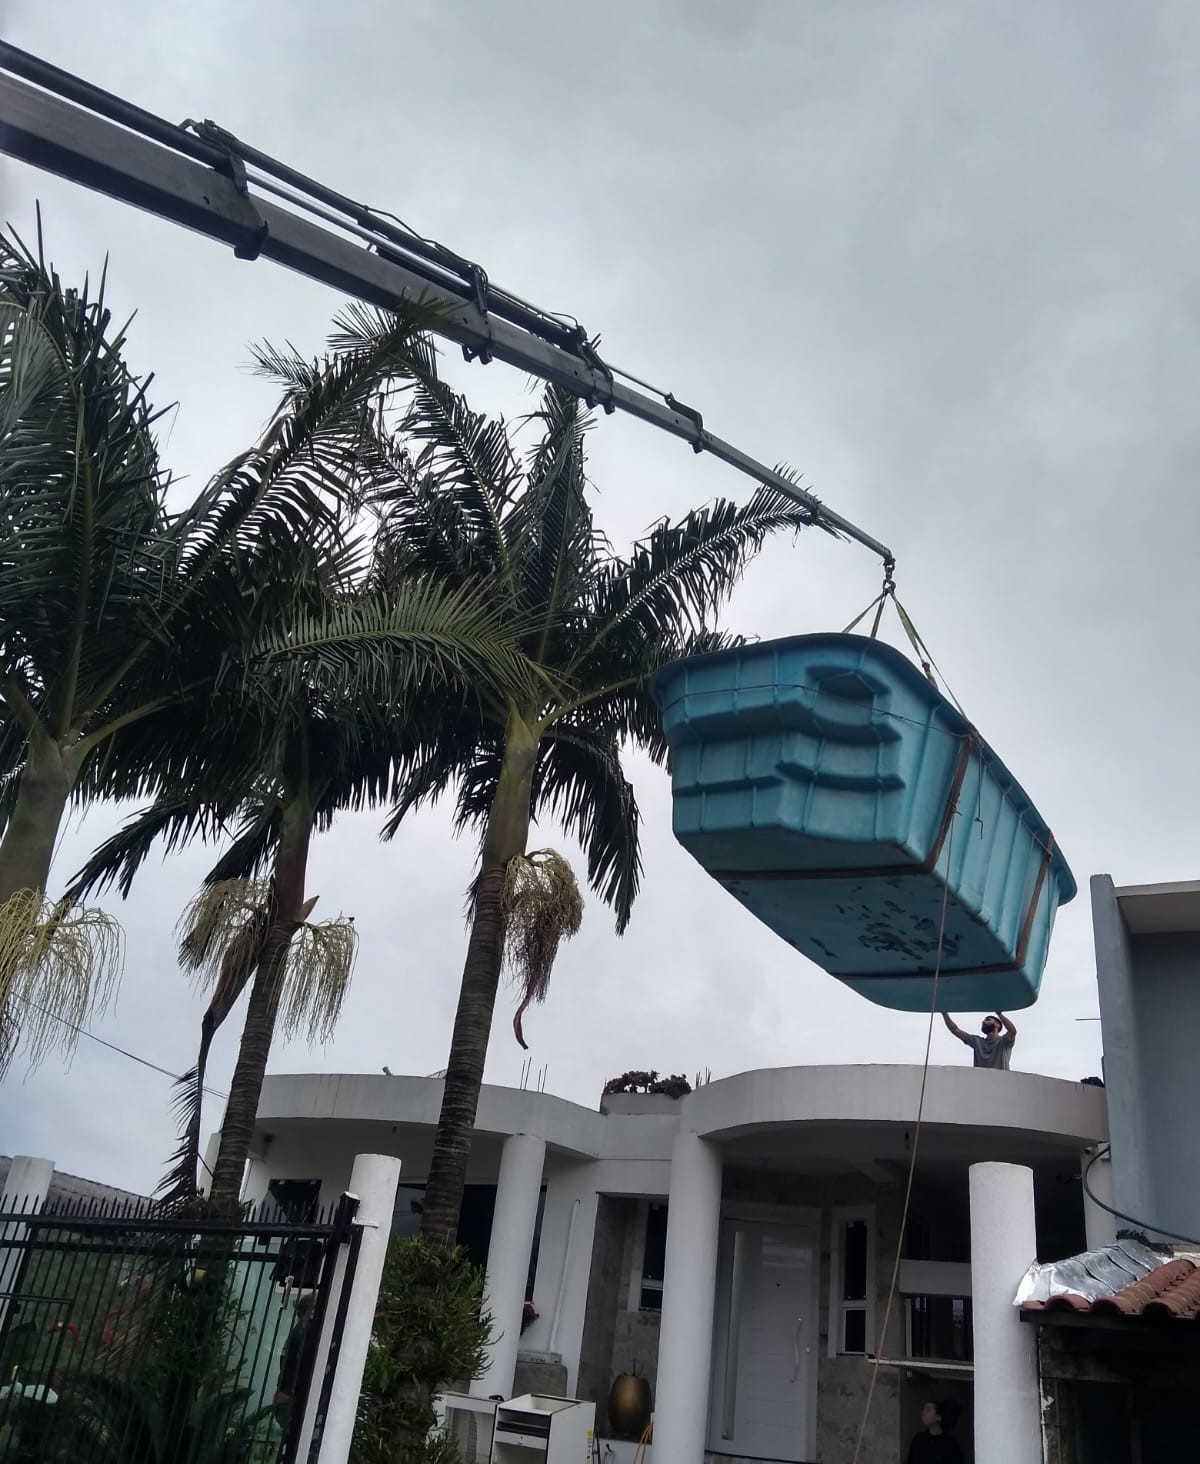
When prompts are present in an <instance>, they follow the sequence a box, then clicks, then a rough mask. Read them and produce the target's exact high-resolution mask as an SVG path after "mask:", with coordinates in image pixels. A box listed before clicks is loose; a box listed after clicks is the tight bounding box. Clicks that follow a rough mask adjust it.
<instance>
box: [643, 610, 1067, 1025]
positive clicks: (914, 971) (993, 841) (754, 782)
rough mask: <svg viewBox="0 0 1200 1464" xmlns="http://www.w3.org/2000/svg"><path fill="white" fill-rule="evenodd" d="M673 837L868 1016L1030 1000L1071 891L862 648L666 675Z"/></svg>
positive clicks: (920, 704) (945, 720)
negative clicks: (870, 1010)
mask: <svg viewBox="0 0 1200 1464" xmlns="http://www.w3.org/2000/svg"><path fill="white" fill-rule="evenodd" d="M652 691H653V694H654V697H655V699H656V701H657V702H658V705H659V707H660V708H661V710H662V722H663V731H664V733H665V735H666V739H667V743H668V745H669V747H670V749H671V783H672V791H673V794H674V805H675V811H674V828H675V837H676V838H677V839H678V840H679V842H680V843H681V844H682V845H683V847H684V848H685V849H686V850H687V851H688V852H689V853H690V854H692V855H693V856H694V857H695V858H696V859H697V860H698V861H699V862H700V864H701V865H702V866H703V867H704V868H705V869H706V870H707V871H708V873H709V874H711V875H712V876H713V878H714V879H716V880H718V881H719V882H720V883H721V884H722V885H724V886H725V888H726V889H727V890H728V891H729V892H730V894H731V895H733V896H734V897H735V898H736V899H738V900H740V901H741V903H742V904H743V905H745V906H746V908H747V909H748V910H750V911H751V912H752V913H753V914H755V915H757V916H758V918H759V919H760V920H761V921H762V922H763V923H764V924H765V925H767V926H769V927H770V928H771V929H772V930H773V931H775V932H776V934H778V935H781V936H782V937H783V938H784V940H786V941H788V942H789V943H790V944H791V945H793V946H794V947H795V948H796V950H798V951H801V952H802V953H803V954H804V955H806V956H808V957H809V958H810V959H811V960H813V961H815V962H816V963H817V965H819V966H822V967H823V968H824V969H825V970H826V971H828V972H829V973H830V974H831V975H833V976H836V977H838V979H839V980H841V981H844V982H845V983H846V985H847V986H849V987H851V988H852V989H853V990H855V991H857V992H860V993H861V994H862V995H863V996H865V997H868V998H869V999H870V1000H871V1001H874V1002H877V1003H879V1005H881V1006H887V1007H894V1008H896V1009H898V1010H900V1011H928V1010H929V1007H930V1005H931V1002H932V997H933V974H934V970H935V966H936V964H937V945H938V931H939V928H940V927H941V921H942V911H943V904H944V906H945V937H944V941H943V947H942V959H941V969H940V975H939V980H938V992H937V1006H938V1009H939V1010H943V1011H967V1012H975V1011H986V1010H993V1011H994V1010H1001V1011H1003V1010H1006V1009H1010V1010H1016V1009H1018V1008H1020V1007H1026V1006H1030V1005H1031V1004H1032V1003H1033V1002H1034V1001H1036V1000H1037V994H1038V988H1039V986H1040V985H1041V980H1042V971H1043V968H1044V967H1045V964H1046V953H1047V950H1048V948H1049V944H1050V932H1051V929H1052V927H1053V924H1054V914H1055V911H1056V910H1057V909H1058V906H1059V905H1060V904H1065V903H1066V902H1067V901H1068V900H1070V899H1072V898H1073V896H1074V894H1075V881H1074V879H1073V878H1072V876H1071V871H1070V870H1069V869H1068V868H1067V864H1066V861H1065V860H1064V858H1063V856H1062V854H1061V853H1060V852H1059V851H1058V849H1057V847H1056V846H1055V843H1054V840H1053V837H1052V836H1051V834H1050V830H1049V829H1048V828H1047V827H1046V824H1045V822H1044V821H1043V820H1042V818H1041V816H1040V815H1039V813H1038V811H1037V809H1035V808H1034V806H1033V804H1032V803H1031V802H1030V800H1029V798H1028V796H1027V795H1026V793H1025V792H1024V790H1023V789H1022V788H1021V786H1020V784H1018V783H1017V781H1016V780H1015V779H1014V778H1013V776H1012V774H1011V773H1010V772H1009V771H1008V769H1007V768H1006V767H1005V766H1004V764H1003V763H1002V762H1001V761H1000V759H999V758H998V757H997V756H996V754H995V753H994V752H993V751H992V749H991V748H990V747H989V746H988V745H987V743H986V742H984V741H983V740H982V739H981V738H980V737H979V734H978V733H977V732H975V731H974V729H973V728H972V727H971V726H970V724H969V723H968V722H967V721H966V719H965V718H964V717H963V716H962V715H961V713H959V712H958V711H957V710H956V709H955V708H954V707H953V706H952V705H951V704H950V703H949V702H948V701H947V700H946V699H945V698H944V697H943V696H941V695H940V693H939V692H938V691H937V690H936V688H935V687H934V686H932V685H931V683H930V682H929V681H928V680H927V679H926V677H925V676H924V675H922V673H921V672H920V670H918V668H917V667H916V666H914V665H912V663H911V662H910V661H908V660H907V659H906V658H905V657H904V656H902V655H901V654H900V652H899V651H897V650H895V649H893V648H892V647H891V646H888V645H885V644H883V643H882V642H880V641H876V640H870V639H868V638H867V637H866V636H858V635H806V636H796V637H793V638H790V639H787V640H778V641H767V642H764V643H763V644H761V645H750V646H741V647H738V648H737V649H735V650H730V651H717V652H714V653H713V654H711V655H707V656H696V657H694V658H692V659H689V660H686V661H677V662H675V663H674V664H672V665H670V666H667V667H665V668H664V669H663V670H662V671H660V672H659V673H658V674H657V676H656V677H655V678H654V681H653V683H652Z"/></svg>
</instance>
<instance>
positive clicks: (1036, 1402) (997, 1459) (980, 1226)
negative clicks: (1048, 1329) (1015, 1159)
mask: <svg viewBox="0 0 1200 1464" xmlns="http://www.w3.org/2000/svg"><path fill="white" fill-rule="evenodd" d="M970 1191H971V1315H972V1321H973V1326H974V1344H975V1402H974V1410H975V1464H1038V1461H1040V1460H1041V1458H1042V1410H1041V1394H1040V1389H1039V1385H1038V1368H1037V1334H1036V1332H1035V1330H1034V1328H1032V1327H1028V1326H1025V1325H1023V1324H1022V1322H1021V1319H1020V1314H1019V1313H1018V1311H1017V1308H1016V1307H1015V1306H1014V1305H1013V1298H1014V1297H1015V1296H1016V1294H1017V1287H1018V1286H1019V1285H1020V1282H1021V1277H1022V1276H1024V1274H1025V1272H1026V1271H1027V1270H1028V1269H1029V1267H1030V1266H1031V1265H1032V1264H1033V1262H1034V1261H1035V1260H1036V1259H1037V1234H1036V1229H1035V1226H1034V1208H1033V1170H1032V1169H1027V1168H1025V1166H1024V1165H1021V1164H972V1166H971V1174H970Z"/></svg>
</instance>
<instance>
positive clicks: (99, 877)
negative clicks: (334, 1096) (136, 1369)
mask: <svg viewBox="0 0 1200 1464" xmlns="http://www.w3.org/2000/svg"><path fill="white" fill-rule="evenodd" d="M244 659H245V665H244V666H243V667H242V668H241V672H240V674H237V675H233V676H229V675H226V676H225V677H223V678H222V685H223V686H225V687H227V688H229V691H228V693H227V695H228V696H229V699H230V704H229V705H225V704H223V701H224V699H223V696H222V694H221V688H220V687H216V688H213V689H212V692H211V693H210V694H209V695H208V696H206V697H205V698H204V701H203V706H201V704H200V703H199V702H197V703H195V704H189V703H183V704H181V705H180V707H179V715H180V717H181V718H182V719H189V718H191V719H193V722H192V726H193V733H194V739H195V752H194V754H193V756H192V758H191V765H190V770H189V771H190V777H189V779H188V781H187V783H186V786H176V788H175V789H174V791H173V792H171V793H170V794H167V793H164V794H163V795H162V796H160V797H159V799H158V800H157V801H156V802H155V803H154V804H153V805H151V806H150V807H149V808H148V809H146V810H145V811H143V812H141V813H139V814H137V815H135V816H134V817H133V818H132V819H130V820H129V821H128V822H127V823H126V825H125V826H124V827H123V828H122V829H121V830H120V831H119V832H118V833H117V834H115V835H114V836H113V837H112V838H110V839H109V840H108V841H107V842H106V843H105V844H104V845H102V846H101V847H100V848H99V849H98V850H97V851H96V852H95V854H93V856H92V858H91V859H90V860H89V861H88V864H87V865H86V866H85V867H84V869H83V870H82V871H80V873H79V874H78V875H77V876H76V878H75V880H74V881H73V882H72V886H71V890H70V892H69V893H70V895H71V896H72V898H76V897H78V896H80V895H82V894H83V893H84V892H85V891H88V890H92V889H96V888H103V887H104V886H105V885H107V884H110V883H114V882H115V883H117V884H119V887H120V889H121V891H122V893H124V894H128V893H129V890H130V888H131V886H132V882H133V879H134V876H135V875H136V873H137V870H138V868H139V867H140V865H141V864H142V862H143V861H144V860H145V858H146V856H147V855H148V854H149V852H150V850H151V848H152V846H153V844H154V842H155V841H156V840H158V839H163V840H164V841H165V842H166V845H167V847H168V848H169V849H171V848H175V847H178V846H180V845H182V844H184V843H186V842H188V841H190V840H192V839H194V838H197V837H204V836H211V835H212V834H213V833H214V832H215V831H216V830H217V829H219V828H221V827H224V826H226V825H228V824H229V823H232V822H234V821H235V820H238V819H240V820H241V824H240V827H239V828H238V831H237V835H236V837H235V838H234V839H233V841H232V843H231V844H230V845H229V847H228V848H227V849H226V850H225V852H224V853H223V855H222V856H221V858H220V859H219V861H218V862H217V864H216V865H215V866H214V868H213V869H212V870H211V871H210V872H209V875H208V877H207V880H206V883H205V886H204V888H203V889H202V890H201V892H200V894H199V895H198V896H197V897H196V899H195V900H194V901H193V902H192V905H191V906H190V907H189V910H188V911H187V912H186V916H185V919H184V921H183V922H182V924H183V928H184V935H183V940H182V942H181V947H180V956H181V962H182V964H183V965H184V967H185V969H187V970H190V971H191V972H193V973H195V974H198V975H200V976H201V977H202V978H203V979H206V980H207V981H208V982H209V983H210V984H211V987H212V997H211V1000H210V1003H209V1006H208V1008H207V1010H206V1011H205V1013H204V1017H203V1019H202V1024H201V1037H200V1046H199V1053H198V1057H197V1062H196V1066H195V1068H194V1069H193V1070H192V1071H191V1072H190V1073H188V1074H186V1075H185V1077H184V1078H183V1080H182V1082H181V1085H180V1093H179V1110H180V1117H181V1125H182V1135H181V1145H180V1149H179V1151H178V1152H177V1154H176V1155H175V1157H174V1161H173V1164H172V1168H171V1170H170V1171H169V1173H168V1174H167V1176H166V1179H165V1181H164V1184H163V1186H162V1194H163V1198H164V1200H166V1201H169V1202H177V1201H180V1200H183V1199H185V1198H187V1197H188V1196H189V1195H191V1194H193V1193H194V1192H195V1189H196V1169H197V1161H198V1158H199V1146H200V1123H201V1106H202V1100H203V1094H204V1090H205V1074H206V1066H207V1061H208V1055H209V1051H210V1048H211V1045H212V1041H213V1038H214V1036H215V1035H216V1031H217V1029H218V1027H219V1026H220V1025H221V1023H222V1022H223V1021H224V1020H225V1019H226V1017H227V1016H228V1015H229V1013H230V1012H231V1011H232V1009H233V1007H234V1006H235V1005H236V1003H237V1001H238V999H239V997H240V996H241V994H242V992H243V991H244V990H245V989H246V987H247V985H249V988H250V995H249V1004H248V1007H247V1011H246V1016H245V1020H244V1023H243V1028H242V1034H241V1039H240V1043H239V1048H238V1055H237V1061H236V1064H235V1068H234V1074H233V1079H232V1082H231V1083H230V1091H229V1098H228V1101H227V1103H226V1107H225V1116H224V1120H223V1123H222V1127H221V1137H220V1145H219V1149H218V1154H217V1159H216V1163H215V1165H214V1168H213V1173H212V1176H211V1179H210V1182H209V1185H208V1192H209V1196H210V1198H211V1199H212V1200H213V1201H214V1202H220V1203H229V1204H232V1203H235V1202H236V1201H237V1198H238V1196H239V1193H240V1190H241V1183H242V1175H243V1171H244V1168H245V1162H246V1158H247V1156H248V1154H249V1149H250V1140H251V1137H252V1135H253V1129H254V1121H255V1116H256V1114H257V1111H258V1101H259V1096H260V1094H261V1091H262V1082H263V1077H264V1075H265V1072H266V1065H267V1059H268V1056H269V1054H270V1048H271V1043H272V1040H273V1038H274V1036H275V1033H276V1030H277V1028H278V1027H279V1025H280V1024H281V1022H282V1026H283V1029H284V1031H285V1033H286V1034H288V1035H294V1034H303V1033H307V1035H308V1036H309V1038H310V1040H312V1039H320V1038H325V1037H328V1036H329V1035H330V1034H331V1033H332V1030H333V1027H334V1024H335V1023H336V1020H337V1017H338V1014H339V1011H340V1008H341V1003H342V999H343V997H344V995H345V991H346V988H347V986H348V984H349V979H350V974H351V969H352V967H353V962H354V955H355V950H356V945H357V940H356V936H355V932H354V926H353V922H352V921H350V920H346V919H343V918H341V917H339V918H337V919H335V920H332V921H327V922H324V923H315V922H313V921H312V920H311V919H310V916H311V914H312V910H313V907H314V905H315V904H316V903H317V897H316V896H312V895H309V894H308V892H307V887H306V881H307V866H308V855H309V849H310V845H311V841H312V838H313V837H314V835H315V834H317V833H319V832H321V831H322V830H324V829H327V828H328V827H329V826H330V825H331V823H332V822H333V820H334V818H335V817H336V816H337V814H338V813H339V812H342V811H345V810H349V809H355V808H361V807H364V806H367V805H369V804H374V803H379V802H383V801H385V800H386V799H387V797H388V795H389V793H390V791H391V790H392V788H393V781H392V768H393V763H394V759H395V756H396V752H397V745H398V744H397V735H398V734H402V732H403V729H404V728H405V727H406V726H407V725H408V724H409V721H410V720H411V714H409V713H407V712H406V707H408V706H410V705H411V704H412V702H414V701H415V702H418V703H419V704H426V703H429V702H431V701H432V702H433V703H435V704H441V703H443V702H444V701H446V700H448V699H451V698H453V697H455V696H457V697H459V698H460V699H461V700H462V701H463V702H464V704H465V703H467V702H468V701H469V700H470V698H471V697H472V696H473V694H474V691H473V689H474V688H476V687H478V686H479V685H490V686H494V687H495V688H496V689H497V690H498V691H499V692H500V693H501V694H502V693H503V690H504V688H508V689H510V690H512V689H516V688H522V687H525V686H527V684H528V681H529V677H528V676H527V675H526V674H525V672H524V669H523V662H522V659H521V657H520V654H519V652H518V651H517V649H516V648H515V647H513V646H512V645H511V644H510V643H509V642H508V641H507V640H506V639H505V637H504V635H503V633H502V631H501V630H499V629H497V626H496V620H495V616H494V614H493V613H492V612H491V611H490V610H489V609H488V608H487V607H486V606H485V605H484V603H483V601H482V599H481V597H480V595H479V593H478V592H477V591H473V590H472V589H471V588H470V587H463V588H456V587H447V586H442V585H438V584H435V583H422V582H419V581H412V582H410V583H408V584H407V585H404V586H402V587H399V588H398V589H397V590H396V591H394V592H393V593H391V594H390V595H389V598H388V601H387V603H386V604H384V603H383V602H382V601H381V600H380V598H379V596H378V595H371V594H368V593H362V594H360V595H358V596H357V597H355V598H353V599H348V600H347V601H346V603H344V604H342V605H340V606H338V607H336V608H334V609H331V610H330V611H329V612H328V613H327V614H326V615H324V616H323V617H318V616H316V615H313V616H310V617H308V618H307V619H306V620H305V621H304V622H303V623H302V624H301V626H300V627H299V628H298V629H296V628H294V629H293V630H292V631H291V632H289V633H287V634H286V635H282V636H281V635H277V634H268V635H266V636H264V637H263V638H262V639H260V641H259V642H258V644H257V645H256V646H255V647H254V648H253V651H252V653H251V654H250V655H249V656H247V657H245V658H244ZM298 669H299V671H300V674H299V675H297V670H298ZM264 871H268V872H269V877H268V879H267V881H266V882H265V883H263V882H261V875H262V873H263V872H264Z"/></svg>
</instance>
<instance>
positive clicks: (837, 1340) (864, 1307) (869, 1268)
mask: <svg viewBox="0 0 1200 1464" xmlns="http://www.w3.org/2000/svg"><path fill="white" fill-rule="evenodd" d="M829 1274H830V1287H829V1290H830V1307H829V1355H830V1356H831V1357H836V1356H838V1355H839V1354H843V1353H851V1354H855V1353H856V1354H858V1355H860V1356H861V1355H862V1354H864V1353H866V1352H868V1351H870V1350H871V1349H872V1347H873V1345H874V1344H873V1342H872V1340H871V1338H872V1334H873V1329H874V1315H875V1288H874V1285H873V1277H874V1274H875V1223H874V1212H873V1211H871V1210H869V1209H862V1210H835V1211H834V1212H833V1244H832V1251H831V1265H830V1273H829Z"/></svg>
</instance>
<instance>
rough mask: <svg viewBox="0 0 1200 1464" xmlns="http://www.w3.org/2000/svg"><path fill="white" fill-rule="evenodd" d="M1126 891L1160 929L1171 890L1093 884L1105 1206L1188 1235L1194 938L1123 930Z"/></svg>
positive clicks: (1199, 1083) (1199, 1182) (1196, 1213)
mask: <svg viewBox="0 0 1200 1464" xmlns="http://www.w3.org/2000/svg"><path fill="white" fill-rule="evenodd" d="M1130 895H1133V896H1134V899H1133V900H1132V901H1130V906H1131V909H1132V910H1133V911H1134V912H1136V918H1135V922H1134V923H1135V924H1137V923H1139V922H1140V921H1145V922H1146V923H1148V924H1150V923H1154V924H1159V925H1161V926H1166V927H1169V926H1170V925H1171V924H1172V915H1171V909H1172V903H1171V902H1172V900H1173V898H1175V897H1174V895H1173V890H1172V887H1170V886H1166V887H1162V888H1161V889H1160V890H1158V891H1154V890H1153V889H1151V887H1147V888H1146V890H1145V891H1144V892H1143V891H1137V892H1132V891H1128V892H1127V891H1120V890H1116V889H1114V887H1113V883H1112V880H1111V879H1110V878H1109V877H1108V876H1107V875H1096V876H1095V877H1094V878H1093V880H1092V923H1093V928H1094V933H1095V943H1096V979H1097V985H1098V987H1099V996H1100V1015H1101V1022H1102V1025H1103V1035H1104V1078H1105V1083H1106V1090H1107V1098H1108V1111H1109V1134H1110V1138H1111V1143H1112V1187H1113V1202H1114V1205H1115V1207H1116V1208H1117V1209H1118V1210H1122V1211H1124V1212H1125V1213H1126V1214H1128V1215H1131V1216H1133V1217H1135V1218H1136V1219H1138V1220H1141V1221H1144V1222H1145V1228H1146V1230H1147V1231H1148V1232H1149V1233H1150V1234H1154V1233H1155V1232H1154V1227H1155V1226H1161V1227H1165V1228H1166V1229H1167V1230H1173V1231H1177V1232H1179V1233H1180V1234H1183V1235H1191V1236H1196V1235H1200V1167H1197V1166H1196V1165H1195V1164H1194V1163H1192V1162H1191V1160H1190V1150H1189V1148H1188V1145H1187V1142H1186V1139H1183V1138H1181V1136H1182V1135H1185V1134H1186V1133H1188V1132H1189V1131H1190V1129H1191V1127H1192V1126H1194V1123H1195V1115H1196V1114H1197V1113H1200V1063H1198V1062H1197V1060H1196V1033H1197V1032H1198V1031H1200V932H1198V931H1196V930H1194V929H1193V930H1186V929H1183V930H1171V929H1169V928H1167V929H1161V930H1153V929H1151V930H1147V931H1138V930H1131V929H1130V925H1129V921H1128V920H1127V918H1126V915H1125V913H1123V912H1124V906H1125V902H1126V898H1127V897H1128V896H1130ZM1187 898H1188V895H1187V894H1181V895H1179V896H1178V899H1179V900H1180V901H1182V900H1186V899H1187ZM1151 901H1156V902H1157V905H1151V904H1150V902H1151ZM1117 1223H1118V1225H1123V1224H1125V1223H1126V1222H1122V1221H1118V1222H1117Z"/></svg>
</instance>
